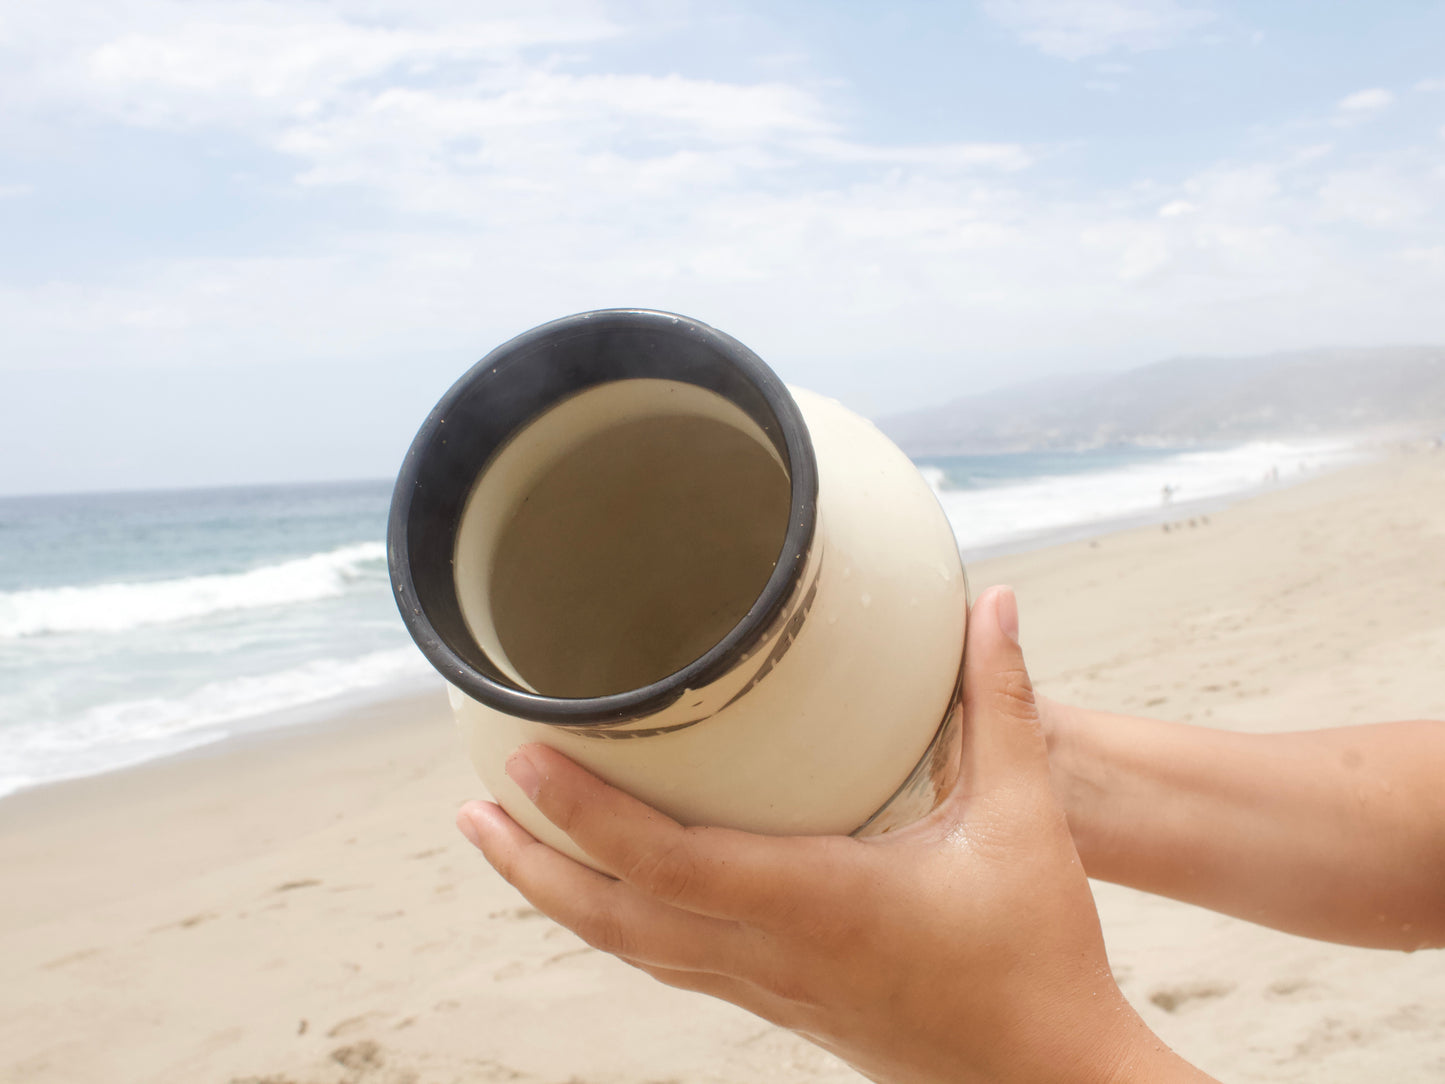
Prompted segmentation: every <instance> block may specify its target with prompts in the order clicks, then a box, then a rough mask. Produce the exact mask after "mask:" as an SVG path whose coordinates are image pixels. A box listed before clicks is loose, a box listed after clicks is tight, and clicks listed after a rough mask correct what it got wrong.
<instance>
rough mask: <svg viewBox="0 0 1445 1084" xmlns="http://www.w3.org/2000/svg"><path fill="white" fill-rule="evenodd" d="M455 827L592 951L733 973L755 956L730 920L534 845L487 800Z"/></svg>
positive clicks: (470, 807)
mask: <svg viewBox="0 0 1445 1084" xmlns="http://www.w3.org/2000/svg"><path fill="white" fill-rule="evenodd" d="M457 826H458V827H459V828H460V829H461V830H462V833H463V834H464V835H466V837H467V838H468V839H470V840H471V841H472V843H473V844H475V845H476V846H477V847H478V848H479V849H480V850H481V851H482V853H483V854H484V855H485V856H486V859H487V861H488V862H490V863H491V864H492V865H493V866H494V867H495V868H496V870H497V872H498V873H500V874H501V875H502V876H503V877H504V878H506V879H507V880H508V881H510V882H511V883H512V884H513V885H515V886H516V887H517V889H518V890H519V891H520V892H521V893H522V895H524V896H525V897H527V899H528V901H530V902H531V903H532V905H533V906H535V907H536V908H537V909H538V910H539V911H541V912H542V913H543V914H545V915H547V916H548V917H549V918H552V919H555V920H556V921H557V922H560V923H561V924H562V925H564V926H566V927H567V928H568V929H570V930H571V931H572V932H573V933H575V934H577V936H579V937H581V938H582V940H584V941H586V942H587V943H588V944H589V945H591V946H592V947H593V948H596V949H600V950H602V951H603V952H608V953H611V954H612V955H614V956H623V957H627V958H628V959H630V960H634V961H637V962H638V963H639V964H643V965H647V966H649V967H662V968H669V969H677V970H697V971H706V970H714V969H717V968H718V967H719V966H722V965H725V966H727V967H728V968H729V969H730V970H731V969H734V968H738V967H746V966H748V965H749V964H751V963H752V962H753V961H754V960H755V958H756V951H757V950H756V947H755V944H754V943H753V942H752V939H751V937H750V933H749V931H746V930H744V929H743V928H742V927H740V926H738V925H737V924H736V923H734V922H729V921H725V920H722V919H716V918H710V917H708V916H705V915H699V914H694V913H692V912H690V911H681V910H678V909H677V908H675V907H669V906H667V905H665V904H663V903H660V902H658V901H657V900H655V899H651V898H649V897H647V896H645V895H643V894H642V893H641V892H639V891H637V890H636V889H634V888H633V887H632V886H630V885H628V884H625V883H623V882H621V881H615V880H613V879H612V878H610V877H607V876H604V875H603V874H601V873H598V872H596V871H595V870H591V869H588V868H587V867H586V866H583V865H581V864H580V863H578V862H574V861H572V859H570V858H568V857H566V856H565V855H563V854H560V853H559V852H557V851H554V850H553V849H552V848H551V847H548V846H547V845H545V844H543V843H538V842H537V841H536V840H535V839H533V838H532V837H531V835H529V834H528V833H527V832H526V830H525V829H523V828H522V827H521V826H520V825H518V824H517V823H516V822H515V821H514V820H512V818H511V817H509V816H507V814H506V813H505V812H504V811H503V810H502V809H501V808H500V807H499V806H496V805H493V804H492V803H491V802H470V803H468V804H467V805H465V806H463V807H462V809H461V811H460V812H459V813H458V814H457Z"/></svg>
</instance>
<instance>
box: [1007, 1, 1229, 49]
mask: <svg viewBox="0 0 1445 1084" xmlns="http://www.w3.org/2000/svg"><path fill="white" fill-rule="evenodd" d="M983 10H984V11H985V13H987V14H988V15H989V16H990V17H991V18H992V19H994V20H995V21H997V22H998V23H1000V24H1002V25H1003V26H1005V27H1007V28H1008V29H1010V30H1012V31H1014V32H1015V33H1016V34H1018V36H1019V37H1020V38H1022V39H1023V40H1024V41H1025V42H1027V43H1028V44H1029V45H1032V46H1034V47H1035V48H1037V49H1039V50H1040V51H1041V52H1044V53H1047V54H1049V55H1050V56H1057V57H1062V58H1064V59H1065V60H1082V59H1084V58H1085V57H1091V56H1098V55H1101V54H1105V53H1110V52H1114V51H1116V50H1124V51H1127V52H1135V53H1138V52H1145V51H1148V50H1152V49H1163V48H1167V47H1168V46H1171V45H1175V44H1178V43H1179V42H1180V41H1183V40H1184V39H1186V38H1187V37H1188V36H1189V35H1190V34H1191V33H1192V32H1193V31H1195V30H1198V29H1199V28H1201V27H1203V26H1206V25H1208V24H1209V23H1211V22H1213V21H1214V20H1215V18H1216V16H1215V14H1214V12H1212V11H1210V10H1208V9H1206V8H1202V7H1186V6H1184V5H1183V4H1180V3H1178V2H1176V0H984V5H983Z"/></svg>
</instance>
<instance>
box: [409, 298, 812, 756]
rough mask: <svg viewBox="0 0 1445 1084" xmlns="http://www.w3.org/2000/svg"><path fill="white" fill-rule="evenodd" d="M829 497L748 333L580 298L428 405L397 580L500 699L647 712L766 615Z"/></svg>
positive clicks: (423, 618)
mask: <svg viewBox="0 0 1445 1084" xmlns="http://www.w3.org/2000/svg"><path fill="white" fill-rule="evenodd" d="M817 492H818V469H817V462H816V459H815V457H814V454H813V448H812V444H811V442H810V440H809V437H808V432H807V427H806V425H805V424H804V422H803V419H802V415H801V414H800V412H799V410H798V406H797V404H796V403H795V402H794V401H793V399H792V397H791V396H790V395H789V393H788V391H787V389H786V388H785V387H784V386H783V384H782V383H781V381H779V380H778V378H777V376H776V375H775V374H773V373H772V372H771V371H770V370H769V369H768V368H767V366H765V365H764V364H763V363H762V362H761V361H760V360H759V359H758V358H757V356H756V355H755V354H753V353H752V352H751V351H750V350H748V349H747V348H746V347H745V346H743V345H742V344H741V343H739V342H737V341H736V340H735V339H731V338H729V337H728V336H726V335H723V334H722V333H721V332H718V331H717V330H715V329H713V328H710V327H708V326H707V325H706V324H702V323H699V322H698V321H695V320H689V319H688V318H686V317H681V316H677V315H675V314H671V313H660V312H653V311H649V310H643V309H625V310H624V309H618V310H603V311H600V312H593V313H580V314H578V315H576V316H571V317H565V318H563V319H561V320H557V321H553V322H552V323H550V324H545V325H543V326H541V327H539V328H534V329H533V330H531V331H529V332H526V333H524V334H522V335H519V336H518V337H517V338H515V339H513V340H511V341H509V342H507V343H504V344H503V345H502V346H500V347H498V348H497V349H496V350H494V351H492V352H491V353H490V354H488V355H487V356H486V357H485V358H483V359H482V360H481V361H480V362H478V363H477V364H476V365H475V366H473V367H472V369H471V370H469V371H468V372H467V373H466V374H465V375H464V376H463V377H462V378H461V379H460V380H458V381H457V382H456V384H454V385H453V386H452V388H451V389H450V390H449V391H448V392H447V393H446V394H445V395H444V396H443V397H442V399H441V400H440V401H439V402H438V403H437V405H436V407H435V408H433V410H432V412H431V414H430V415H429V416H428V418H427V420H426V422H425V424H424V425H423V426H422V428H421V429H420V430H419V431H418V433H417V436H416V439H415V440H414V441H413V442H412V446H411V449H410V451H409V452H408V453H407V459H406V462H405V463H404V464H403V466H402V470H401V471H400V473H399V474H398V476H397V484H396V490H395V493H394V495H393V498H392V506H391V515H390V519H389V522H388V528H387V539H388V548H387V558H388V565H389V567H390V570H391V575H392V589H393V592H394V593H395V595H396V599H397V605H398V608H399V609H400V611H401V615H402V618H403V620H405V622H406V624H407V627H408V629H409V630H410V632H411V634H412V637H413V638H414V639H415V640H416V642H417V645H418V647H420V648H421V650H422V652H423V654H425V655H426V657H427V658H428V659H429V660H430V661H431V662H432V664H433V665H434V666H436V667H437V669H438V670H439V671H440V672H441V673H442V675H443V676H445V677H446V679H447V680H448V681H449V682H451V683H452V684H453V685H454V686H455V687H456V688H457V689H458V690H459V691H461V692H463V693H465V694H466V695H467V696H470V697H472V698H473V699H476V700H478V701H480V702H481V703H483V704H486V705H488V706H490V707H491V708H493V709H495V710H497V711H500V712H503V713H505V714H507V715H513V716H518V717H521V718H527V719H533V720H537V721H541V722H547V723H550V724H553V725H557V726H564V727H592V726H597V725H604V726H611V725H616V724H621V723H626V722H629V721H631V720H635V719H643V718H651V717H653V716H654V715H655V714H656V713H658V712H661V711H664V710H666V709H667V708H668V706H669V705H672V704H675V703H677V702H679V700H680V699H681V697H682V695H683V693H684V692H686V691H687V690H690V689H691V690H698V689H702V688H704V687H706V686H708V685H709V684H711V683H712V682H714V681H716V680H717V679H719V678H720V677H721V676H722V675H724V674H726V673H729V672H732V671H733V669H734V668H735V667H737V666H738V665H739V663H740V662H741V661H742V660H745V659H747V658H748V657H749V656H750V653H751V652H752V651H754V650H755V649H756V648H757V646H758V645H759V643H760V642H761V641H762V640H763V639H764V637H766V636H767V635H768V634H769V633H770V630H773V629H774V628H775V623H776V621H777V620H778V619H779V615H780V614H782V613H783V612H784V610H785V608H786V606H787V605H788V603H789V600H790V599H792V598H793V595H794V592H795V590H796V588H797V586H798V583H799V581H800V576H801V574H802V570H803V568H804V562H805V559H806V557H807V555H808V553H809V552H810V547H811V545H812V540H813V534H814V529H815V526H816V517H817Z"/></svg>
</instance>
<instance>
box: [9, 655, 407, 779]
mask: <svg viewBox="0 0 1445 1084" xmlns="http://www.w3.org/2000/svg"><path fill="white" fill-rule="evenodd" d="M434 679H435V672H434V671H433V670H432V669H431V667H430V666H428V665H427V662H426V660H425V659H424V658H422V656H421V654H420V653H419V652H417V651H416V650H414V649H413V648H410V647H406V648H397V649H393V650H385V651H373V652H370V653H368V654H366V655H362V656H360V657H358V658H351V659H316V660H313V661H311V662H308V663H304V664H302V665H300V666H295V667H291V668H289V669H285V670H280V671H275V672H272V673H267V674H257V675H252V676H243V677H234V678H227V679H224V680H221V681H213V682H208V683H207V684H205V685H202V686H200V687H199V688H197V689H194V690H192V691H190V692H188V693H185V694H184V695H180V696H176V697H174V698H167V697H143V698H139V699H133V700H121V701H113V702H109V703H102V704H97V705H95V706H94V707H91V708H89V709H87V710H85V711H82V712H80V713H79V714H78V715H75V716H72V717H70V718H67V719H53V720H44V721H35V722H30V723H21V724H19V725H15V726H9V727H4V728H0V763H3V764H4V765H5V768H6V771H5V773H4V774H3V775H0V795H3V794H6V793H8V792H10V791H14V790H18V789H21V788H22V787H26V786H33V785H35V784H37V783H48V782H54V781H56V780H58V779H66V778H74V777H77V776H83V775H93V774H96V773H98V772H103V771H111V770H114V769H116V768H120V767H124V766H126V765H129V764H134V763H139V762H141V761H145V760H150V759H153V758H154V757H156V756H159V755H163V754H165V753H170V752H176V751H179V750H181V749H186V748H191V747H194V746H196V745H200V744H204V743H206V742H209V741H215V740H217V739H220V738H223V737H225V736H226V735H227V733H229V731H230V729H231V728H234V727H235V726H236V725H238V724H245V723H248V722H249V723H251V724H252V725H254V722H255V721H256V720H260V719H263V718H267V717H270V718H275V717H278V716H283V715H284V714H285V713H288V712H294V711H297V710H298V709H304V708H308V707H312V706H315V705H321V704H324V703H326V702H328V701H334V700H336V699H337V698H338V697H342V696H351V695H356V694H359V693H371V694H373V695H374V694H375V693H377V692H379V691H381V690H384V689H387V688H394V689H398V690H399V689H404V688H411V687H421V686H422V685H423V683H430V682H431V681H433V680H434Z"/></svg>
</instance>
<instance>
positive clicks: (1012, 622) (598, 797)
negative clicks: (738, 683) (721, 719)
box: [458, 588, 1203, 1084]
mask: <svg viewBox="0 0 1445 1084" xmlns="http://www.w3.org/2000/svg"><path fill="white" fill-rule="evenodd" d="M962 745H963V752H962V763H961V770H960V775H959V782H958V785H957V787H956V789H955V790H954V792H953V793H952V794H951V795H950V796H949V798H948V799H947V800H946V801H945V802H944V803H943V804H942V805H941V806H940V807H939V808H938V809H937V810H935V811H934V813H933V814H931V815H930V816H929V817H927V818H925V819H924V820H922V821H920V822H918V823H917V824H914V825H911V826H909V827H907V828H904V829H901V830H898V831H896V832H893V833H890V834H888V835H886V836H882V837H877V838H872V839H864V840H859V839H852V838H844V837H837V836H824V837H789V838H778V837H770V836H756V835H750V834H747V833H743V832H737V831H731V830H727V829H719V828H684V827H682V826H681V825H679V824H677V823H676V822H675V821H672V820H670V819H669V818H667V817H665V816H663V815H662V814H661V813H658V812H657V811H656V810H653V809H651V808H649V807H647V806H645V805H643V804H641V803H640V802H638V801H636V800H635V799H633V798H630V797H628V796H627V795H625V794H623V793H622V792H620V791H618V790H615V789H613V788H612V787H609V786H607V785H606V784H604V783H603V782H601V781H600V780H598V779H597V778H596V777H594V776H592V775H590V774H589V773H588V772H586V771H584V770H583V769H581V768H579V767H578V766H577V765H575V764H573V763H572V762H571V761H569V760H567V759H566V758H565V757H563V756H561V755H560V754H558V753H556V752H554V751H553V750H551V749H548V748H546V747H544V746H537V745H534V746H526V747H524V748H523V749H521V750H519V751H518V752H517V753H516V754H515V755H514V756H513V757H512V759H511V760H510V761H509V762H508V766H507V770H508V774H509V775H510V776H511V777H512V778H513V780H515V781H516V782H517V783H518V785H519V786H521V788H522V790H523V791H524V792H525V793H526V794H528V796H529V797H530V798H531V799H532V801H533V802H534V803H535V804H536V805H537V808H538V809H539V810H540V811H541V812H542V813H543V814H544V815H545V816H546V817H547V818H548V819H550V820H551V821H552V822H553V823H555V824H556V825H557V826H558V827H560V828H561V829H562V830H563V831H565V832H566V833H567V834H568V835H569V836H570V837H571V838H572V839H573V840H575V841H576V842H577V844H578V845H579V846H580V847H581V848H582V849H583V850H585V851H586V852H587V853H588V854H589V855H591V856H592V857H594V858H595V859H596V860H597V862H598V864H599V865H601V866H602V867H604V868H605V869H606V870H607V871H608V872H609V873H611V874H612V875H613V876H611V877H608V876H605V875H604V874H601V873H597V872H595V871H593V870H591V869H588V868H586V867H585V866H582V865H580V864H578V863H576V862H574V861H572V860H571V859H569V858H566V857H564V856H563V855H561V854H559V853H557V852H556V851H553V850H552V849H551V848H549V847H546V846H544V845H543V844H540V843H538V842H536V841H535V840H534V839H532V837H531V836H530V835H528V834H527V833H526V832H525V831H523V830H522V829H521V828H520V827H518V826H517V824H516V823H515V822H513V821H512V820H511V818H509V817H508V816H507V815H506V814H505V813H504V812H503V811H502V810H501V809H500V808H499V807H497V806H495V805H493V804H491V803H487V802H473V803H470V804H468V805H467V806H465V807H464V808H463V809H462V811H461V813H460V814H459V816H458V824H459V826H460V827H461V829H462V831H463V832H464V833H465V834H466V835H467V837H468V838H469V839H471V840H472V842H473V843H475V844H476V845H477V846H478V847H479V848H481V850H482V852H483V853H484V854H485V855H486V857H487V860H488V861H489V862H491V863H492V865H493V866H495V867H496V868H497V869H498V871H500V872H501V874H502V875H503V876H504V877H505V878H506V879H507V880H508V881H510V882H511V883H512V884H514V885H516V886H517V887H518V888H519V889H520V890H521V891H522V893H523V895H525V896H526V897H527V898H528V899H529V900H530V901H531V902H532V903H533V904H534V905H535V906H536V907H537V908H538V909H539V910H541V911H543V912H544V913H546V914H548V915H550V916H551V917H552V918H554V919H556V920H557V921H558V922H560V923H562V924H563V925H564V926H567V927H569V928H570V929H572V930H574V931H575V932H576V933H578V934H579V935H580V936H581V937H582V938H583V939H584V940H585V941H587V942H588V943H589V944H591V945H593V946H594V947H596V948H599V949H602V950H604V951H607V952H610V953H613V954H614V955H616V956H618V957H620V958H621V959H623V960H624V961H626V962H627V963H629V964H632V965H633V966H635V967H638V968H641V969H642V970H643V971H646V972H647V973H648V974H650V975H652V976H654V977H655V978H657V979H659V980H661V981H662V982H665V983H668V984H670V985H672V986H677V987H681V988H682V989H686V990H697V991H701V992H703V993H707V994H712V995H713V996H715V997H720V998H724V999H726V1000H728V1001H731V1002H734V1003H736V1004H738V1005H741V1006H742V1007H743V1008H745V1009H748V1010H750V1011H752V1012H754V1013H756V1014H757V1015H759V1016H761V1017H764V1018H765V1019H767V1020H770V1021H772V1022H774V1023H776V1024H779V1025H781V1026H782V1027H785V1028H789V1029H791V1030H793V1031H795V1032H797V1033H799V1034H800V1035H803V1036H805V1037H806V1038H809V1039H811V1040H813V1041H814V1042H816V1043H818V1044H819V1045H820V1046H823V1047H825V1048H826V1049H828V1050H830V1051H832V1052H834V1053H835V1054H837V1055H838V1056H840V1057H842V1058H844V1059H845V1060H847V1061H848V1062H850V1063H851V1064H852V1065H853V1066H855V1067H856V1068H857V1069H858V1070H859V1071H860V1072H862V1073H864V1074H865V1075H867V1076H869V1077H871V1078H872V1079H874V1080H877V1081H908V1082H910V1084H913V1082H922V1081H950V1082H954V1081H966V1080H989V1081H1006V1080H1020V1081H1023V1080H1027V1081H1039V1080H1050V1081H1054V1080H1071V1081H1113V1080H1126V1079H1139V1080H1144V1079H1149V1080H1163V1079H1203V1078H1202V1076H1200V1075H1198V1074H1196V1073H1195V1072H1194V1071H1193V1070H1191V1069H1190V1068H1189V1067H1188V1066H1186V1065H1185V1064H1184V1063H1183V1062H1182V1061H1179V1060H1178V1059H1177V1058H1176V1057H1175V1056H1174V1055H1173V1054H1172V1053H1170V1052H1169V1051H1168V1050H1167V1048H1165V1047H1163V1045H1162V1044H1161V1043H1160V1042H1159V1041H1158V1040H1157V1039H1156V1038H1155V1037H1154V1036H1153V1034H1152V1033H1150V1032H1149V1030H1148V1029H1147V1028H1146V1027H1145V1025H1144V1023H1143V1022H1142V1021H1141V1020H1140V1019H1139V1017H1138V1016H1137V1015H1136V1014H1135V1013H1134V1011H1133V1010H1132V1009H1131V1008H1130V1007H1129V1005H1128V1003H1127V1002H1126V1001H1125V1000H1124V998H1123V996H1122V994H1120V992H1119V989H1118V986H1117V985H1116V984H1115V982H1114V980H1113V977H1112V975H1111V973H1110V970H1109V964H1108V960H1107V959H1106V957H1105V954H1104V942H1103V937H1102V934H1101V933H1100V929H1099V920H1098V915H1097V912H1096V910H1095V908H1094V902H1093V897H1092V895H1091V894H1090V891H1089V886H1088V882H1087V880H1086V879H1085V876H1084V872H1083V869H1082V867H1081V866H1080V864H1079V859H1078V855H1077V854H1076V853H1075V850H1074V845H1073V842H1072V841H1071V839H1070V837H1069V830H1068V826H1067V824H1066V823H1065V820H1064V816H1063V814H1062V813H1061V812H1060V810H1059V807H1058V804H1057V803H1056V801H1055V800H1054V797H1053V794H1052V792H1051V790H1050V786H1049V765H1048V759H1047V753H1046V750H1045V745H1044V738H1043V735H1042V733H1041V730H1040V724H1039V716H1038V711H1037V708H1036V705H1035V701H1034V695H1033V689H1032V686H1031V684H1030V681H1029V676H1028V672H1027V670H1026V669H1025V666H1024V660H1023V654H1022V652H1021V651H1020V649H1019V646H1018V611H1017V607H1016V603H1015V601H1014V597H1013V593H1012V592H1011V591H1009V590H1008V589H1007V588H1003V589H996V590H993V591H990V592H988V593H986V594H985V595H984V596H983V597H982V598H980V599H979V601H978V603H977V604H976V605H975V606H974V610H973V614H972V618H971V621H970V625H969V640H968V652H967V659H966V662H965V665H964V740H963V743H962Z"/></svg>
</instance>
